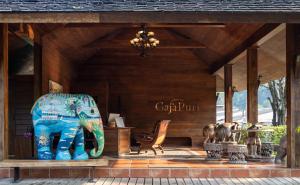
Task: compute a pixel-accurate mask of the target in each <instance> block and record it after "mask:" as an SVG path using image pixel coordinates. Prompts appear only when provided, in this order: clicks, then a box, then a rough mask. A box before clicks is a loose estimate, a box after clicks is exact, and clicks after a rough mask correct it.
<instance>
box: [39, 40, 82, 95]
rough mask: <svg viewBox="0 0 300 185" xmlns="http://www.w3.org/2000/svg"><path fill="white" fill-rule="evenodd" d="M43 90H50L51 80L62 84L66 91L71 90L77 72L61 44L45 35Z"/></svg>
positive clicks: (43, 47) (45, 91) (43, 43)
mask: <svg viewBox="0 0 300 185" xmlns="http://www.w3.org/2000/svg"><path fill="white" fill-rule="evenodd" d="M42 63H43V64H42V65H43V66H42V91H43V94H45V93H48V92H49V80H52V81H55V82H57V83H59V84H61V85H62V86H63V88H64V92H69V90H70V86H71V83H72V80H73V78H74V76H75V75H76V72H75V65H73V63H71V62H70V61H69V60H68V59H67V58H66V57H65V56H64V54H63V53H62V51H61V50H60V49H59V44H58V43H55V42H53V38H52V37H51V35H50V36H45V37H43V39H42Z"/></svg>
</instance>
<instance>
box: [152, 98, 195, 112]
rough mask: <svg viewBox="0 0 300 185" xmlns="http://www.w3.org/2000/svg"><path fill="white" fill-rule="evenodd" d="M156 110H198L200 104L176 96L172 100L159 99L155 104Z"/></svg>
mask: <svg viewBox="0 0 300 185" xmlns="http://www.w3.org/2000/svg"><path fill="white" fill-rule="evenodd" d="M155 110H156V111H158V112H166V113H168V114H173V113H175V112H197V111H199V110H200V106H199V105H197V104H190V103H186V102H185V100H184V99H179V98H174V99H171V100H170V101H159V102H157V103H156V104H155Z"/></svg>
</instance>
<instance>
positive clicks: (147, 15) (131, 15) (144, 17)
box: [0, 11, 300, 24]
mask: <svg viewBox="0 0 300 185" xmlns="http://www.w3.org/2000/svg"><path fill="white" fill-rule="evenodd" d="M299 16H300V12H296V11H267V12H263V11H260V12H258V11H248V12H247V11H243V12H238V11H237V12H232V11H219V12H218V11H215V12H206V11H190V12H186V11H177V12H175V11H168V12H159V11H139V12H137V11H132V12H121V11H119V12H116V11H115V12H99V13H96V12H95V13H93V12H74V13H72V12H56V13H51V12H41V13H30V12H26V13H19V12H18V13H8V12H5V13H0V22H1V23H28V22H30V23H136V24H141V23H176V24H177V23H183V24H186V23H257V22H264V23H283V22H284V23H297V22H299Z"/></svg>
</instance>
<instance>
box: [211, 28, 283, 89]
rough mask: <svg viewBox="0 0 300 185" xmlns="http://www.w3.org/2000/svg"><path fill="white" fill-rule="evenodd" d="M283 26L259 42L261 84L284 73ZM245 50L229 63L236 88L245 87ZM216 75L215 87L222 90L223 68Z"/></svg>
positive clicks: (280, 76)
mask: <svg viewBox="0 0 300 185" xmlns="http://www.w3.org/2000/svg"><path fill="white" fill-rule="evenodd" d="M285 32H286V30H285V26H284V25H280V26H279V27H277V28H276V29H274V30H273V32H271V33H270V37H268V36H267V37H268V38H267V40H264V42H263V43H261V44H259V48H258V74H259V75H261V76H262V78H261V84H264V83H267V82H269V81H271V80H276V79H279V78H282V77H284V76H285V75H286V44H285V43H286V42H285ZM246 60H247V58H246V52H243V53H242V54H241V55H239V56H238V57H236V58H235V59H234V60H233V61H231V63H232V64H233V69H232V70H233V85H234V86H235V87H236V88H237V90H239V91H241V90H245V89H246V88H247V64H246ZM217 75H218V76H219V77H220V78H217V89H218V91H223V86H224V81H223V78H224V70H223V69H222V70H219V71H218V72H217Z"/></svg>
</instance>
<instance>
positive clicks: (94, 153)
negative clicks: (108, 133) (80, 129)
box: [90, 124, 104, 158]
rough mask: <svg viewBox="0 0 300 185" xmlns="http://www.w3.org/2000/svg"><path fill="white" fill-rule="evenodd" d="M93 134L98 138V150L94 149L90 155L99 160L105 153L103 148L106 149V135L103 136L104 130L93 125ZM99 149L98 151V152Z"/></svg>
mask: <svg viewBox="0 0 300 185" xmlns="http://www.w3.org/2000/svg"><path fill="white" fill-rule="evenodd" d="M92 132H93V134H94V136H95V138H96V141H97V146H98V147H97V148H96V147H95V148H93V149H92V150H91V151H90V155H91V157H93V158H98V157H100V155H101V154H102V152H103V148H104V134H103V130H102V129H101V128H100V127H99V125H98V124H93V131H92ZM96 149H97V150H96Z"/></svg>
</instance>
